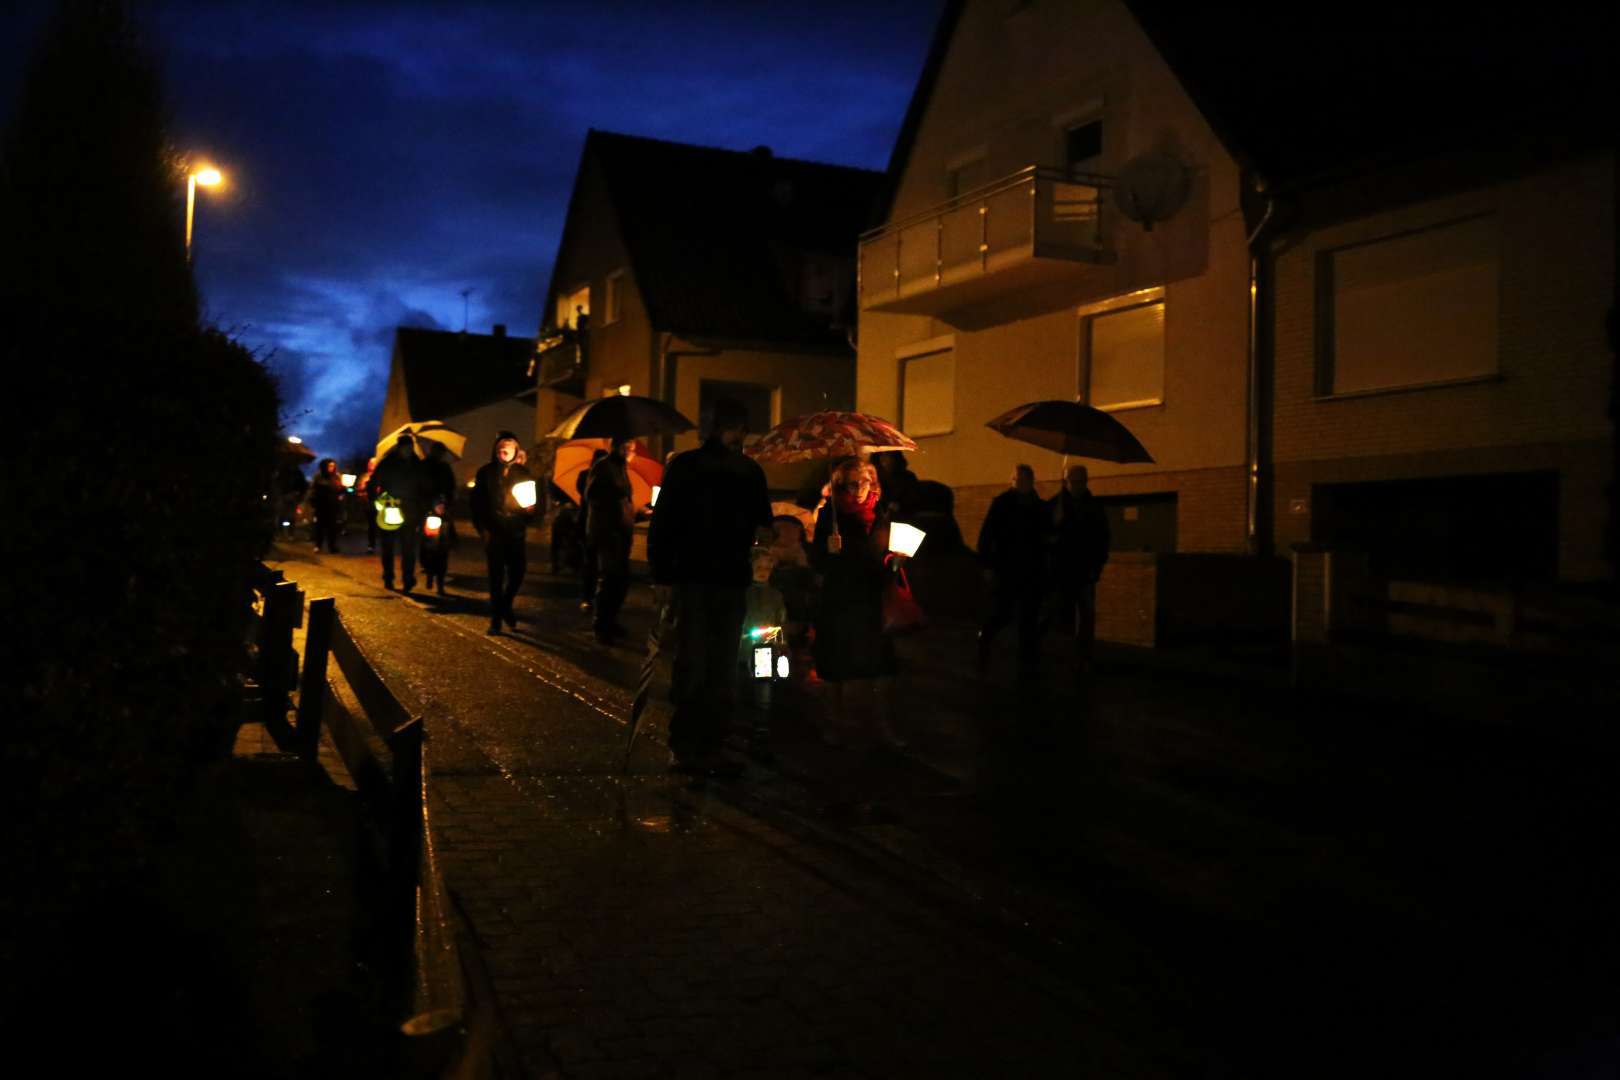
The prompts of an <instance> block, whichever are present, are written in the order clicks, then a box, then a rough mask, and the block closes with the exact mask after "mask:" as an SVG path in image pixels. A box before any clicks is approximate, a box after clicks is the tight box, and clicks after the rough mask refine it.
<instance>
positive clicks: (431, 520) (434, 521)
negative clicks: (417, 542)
mask: <svg viewBox="0 0 1620 1080" xmlns="http://www.w3.org/2000/svg"><path fill="white" fill-rule="evenodd" d="M443 527H444V519H443V518H441V517H440V516H439V515H438V514H429V515H428V516H427V522H426V523H425V524H424V526H423V531H424V532H426V533H427V534H428V535H429V536H438V535H439V530H440V529H442V528H443Z"/></svg>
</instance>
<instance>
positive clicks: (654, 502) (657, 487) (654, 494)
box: [647, 484, 664, 506]
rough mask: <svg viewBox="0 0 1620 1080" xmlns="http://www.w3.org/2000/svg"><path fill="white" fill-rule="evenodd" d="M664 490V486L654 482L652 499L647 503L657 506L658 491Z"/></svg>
mask: <svg viewBox="0 0 1620 1080" xmlns="http://www.w3.org/2000/svg"><path fill="white" fill-rule="evenodd" d="M663 490H664V489H663V488H661V487H659V486H658V485H657V484H654V485H653V493H652V501H651V502H649V503H648V504H647V505H649V506H657V505H658V493H659V492H660V491H663Z"/></svg>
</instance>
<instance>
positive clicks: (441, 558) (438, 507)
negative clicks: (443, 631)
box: [419, 502, 456, 596]
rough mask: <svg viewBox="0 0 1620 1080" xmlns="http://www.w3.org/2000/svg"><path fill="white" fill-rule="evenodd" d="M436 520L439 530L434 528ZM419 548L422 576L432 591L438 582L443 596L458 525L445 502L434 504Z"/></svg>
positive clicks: (423, 530)
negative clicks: (445, 577) (452, 518)
mask: <svg viewBox="0 0 1620 1080" xmlns="http://www.w3.org/2000/svg"><path fill="white" fill-rule="evenodd" d="M435 519H436V520H437V521H438V522H439V524H438V526H437V528H435V527H434V526H433V522H434V520H435ZM419 546H420V551H421V559H422V574H423V576H424V577H425V578H426V579H427V587H428V589H429V590H430V591H431V590H433V588H434V587H435V586H434V583H435V582H437V583H438V585H437V588H438V592H439V595H440V596H443V595H444V575H445V573H446V572H447V571H448V570H449V569H450V553H451V552H452V551H454V550H455V547H456V523H455V522H454V521H452V520H451V518H450V515H449V514H448V513H447V512H446V511H445V505H444V503H443V502H437V503H434V504H433V511H432V513H431V514H429V515H428V518H427V520H426V521H424V522H423V523H422V542H421V544H420V545H419Z"/></svg>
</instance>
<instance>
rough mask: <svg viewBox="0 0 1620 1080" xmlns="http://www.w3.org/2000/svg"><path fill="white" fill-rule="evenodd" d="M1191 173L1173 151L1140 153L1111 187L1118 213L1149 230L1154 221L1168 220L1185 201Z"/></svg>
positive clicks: (1126, 165) (1190, 181)
mask: <svg viewBox="0 0 1620 1080" xmlns="http://www.w3.org/2000/svg"><path fill="white" fill-rule="evenodd" d="M1191 186H1192V176H1191V173H1190V171H1189V170H1188V168H1187V166H1185V165H1183V164H1182V163H1181V162H1180V160H1178V159H1177V158H1176V157H1175V156H1174V155H1172V154H1167V153H1164V152H1162V151H1159V152H1153V153H1148V154H1140V155H1138V156H1137V157H1133V158H1132V159H1131V160H1129V161H1127V162H1126V163H1125V167H1124V168H1123V169H1121V170H1120V171H1119V180H1118V181H1117V182H1116V184H1115V187H1114V202H1115V204H1116V205H1118V207H1119V211H1120V213H1122V214H1124V215H1125V216H1126V217H1128V218H1130V219H1131V220H1132V221H1135V222H1137V223H1139V224H1140V225H1141V226H1142V228H1143V229H1145V230H1146V231H1148V232H1152V231H1153V223H1154V222H1155V221H1167V220H1169V219H1170V218H1171V217H1172V216H1174V215H1175V212H1176V211H1177V210H1180V209H1181V206H1182V204H1183V203H1185V202H1186V201H1187V192H1188V189H1189V188H1190V187H1191Z"/></svg>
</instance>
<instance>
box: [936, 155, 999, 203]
mask: <svg viewBox="0 0 1620 1080" xmlns="http://www.w3.org/2000/svg"><path fill="white" fill-rule="evenodd" d="M986 153H987V150H986V148H985V147H983V146H980V147H975V148H974V149H972V150H969V151H968V152H967V153H965V154H959V155H957V156H956V157H954V158H952V159H951V160H950V161H948V162H946V163H945V197H946V198H947V199H954V198H956V197H957V196H958V195H965V194H967V193H968V192H970V191H972V190H973V189H975V188H980V187H983V186H984V185H985V184H988V183H989V182H990V177H989V174H988V172H987V166H986V165H985V155H986Z"/></svg>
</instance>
